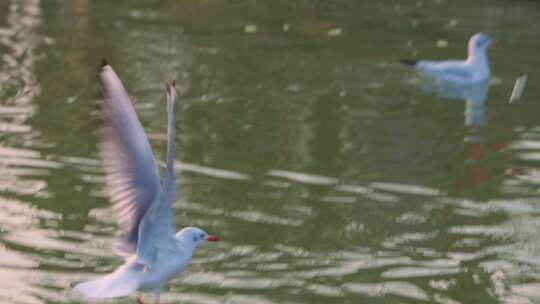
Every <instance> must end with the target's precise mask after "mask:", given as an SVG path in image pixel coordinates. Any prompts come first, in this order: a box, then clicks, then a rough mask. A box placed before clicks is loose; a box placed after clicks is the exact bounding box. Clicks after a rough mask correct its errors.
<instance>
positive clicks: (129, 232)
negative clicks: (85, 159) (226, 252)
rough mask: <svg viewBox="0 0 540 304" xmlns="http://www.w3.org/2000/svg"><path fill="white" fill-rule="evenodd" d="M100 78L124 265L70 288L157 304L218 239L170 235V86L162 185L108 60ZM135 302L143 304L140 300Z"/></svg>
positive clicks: (191, 230) (104, 141)
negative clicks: (147, 297) (144, 295)
mask: <svg viewBox="0 0 540 304" xmlns="http://www.w3.org/2000/svg"><path fill="white" fill-rule="evenodd" d="M99 78H100V81H101V85H102V87H103V96H104V101H103V106H102V109H103V117H104V127H103V130H102V132H101V152H102V158H103V160H104V164H105V169H106V173H107V178H106V181H107V189H108V193H109V196H110V199H111V202H112V203H113V207H114V209H115V210H116V212H117V214H118V219H119V223H120V227H121V230H122V232H121V235H120V238H119V239H118V240H117V241H116V242H115V245H114V251H115V252H116V253H117V254H119V255H121V256H124V257H125V258H126V262H125V264H124V265H122V266H121V267H119V268H118V269H117V270H115V271H114V272H113V273H111V274H108V275H105V276H103V277H100V278H97V279H95V280H92V281H88V282H84V283H79V284H77V285H76V286H75V287H74V289H75V291H77V292H79V293H81V294H82V295H84V296H86V297H91V298H112V297H122V296H127V295H129V294H131V293H133V292H135V291H151V292H153V293H154V294H155V295H156V303H158V302H159V293H160V291H161V287H162V286H163V285H164V284H165V283H166V282H167V281H169V280H170V279H171V278H173V277H174V276H175V275H178V274H179V273H181V272H182V271H184V269H185V268H186V266H187V265H188V264H189V263H190V261H191V257H192V255H193V252H194V251H195V249H197V247H198V246H199V245H201V244H203V243H205V242H215V241H217V240H218V239H217V238H216V237H214V236H209V235H208V234H207V233H206V232H204V231H203V230H202V229H200V228H195V227H187V228H184V229H182V230H180V231H179V232H178V233H176V234H174V225H173V218H174V213H173V204H174V201H175V197H176V179H175V172H174V165H173V161H174V141H173V139H174V100H175V98H176V90H175V87H174V83H173V84H172V85H167V111H168V119H167V165H166V169H165V178H164V183H163V185H161V183H160V179H159V174H158V169H157V166H156V161H155V159H154V156H153V154H152V149H151V147H150V143H149V142H148V139H147V137H146V135H145V133H144V130H143V128H142V126H141V123H140V122H139V119H138V117H137V114H136V113H135V110H134V109H133V106H132V104H131V101H130V100H129V97H128V94H127V93H126V91H125V89H124V86H123V85H122V82H121V81H120V79H119V78H118V76H117V75H116V73H115V72H114V70H113V69H112V67H111V66H110V65H108V64H107V62H106V61H103V64H102V68H101V72H100V74H99ZM137 301H138V303H142V301H141V300H140V298H139V297H138V298H137Z"/></svg>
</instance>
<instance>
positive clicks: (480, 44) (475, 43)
mask: <svg viewBox="0 0 540 304" xmlns="http://www.w3.org/2000/svg"><path fill="white" fill-rule="evenodd" d="M495 43H496V40H495V39H493V38H491V37H490V36H488V35H486V34H484V33H476V34H474V35H473V36H472V37H471V39H470V40H469V50H470V51H472V50H484V51H485V50H487V49H488V48H489V47H490V46H494V45H495Z"/></svg>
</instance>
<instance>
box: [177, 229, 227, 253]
mask: <svg viewBox="0 0 540 304" xmlns="http://www.w3.org/2000/svg"><path fill="white" fill-rule="evenodd" d="M174 237H175V238H176V239H177V240H179V241H181V242H182V243H184V244H188V245H192V246H193V248H197V247H199V246H200V245H202V244H204V243H206V242H217V241H219V238H217V237H215V236H212V235H208V233H206V232H205V231H204V230H202V229H201V228H197V227H186V228H184V229H182V230H180V231H178V232H177V233H176V235H175V236H174Z"/></svg>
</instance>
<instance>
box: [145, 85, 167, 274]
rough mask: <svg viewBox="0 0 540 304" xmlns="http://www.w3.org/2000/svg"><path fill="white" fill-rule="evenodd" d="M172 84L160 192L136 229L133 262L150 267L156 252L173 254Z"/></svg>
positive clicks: (156, 255) (155, 257)
mask: <svg viewBox="0 0 540 304" xmlns="http://www.w3.org/2000/svg"><path fill="white" fill-rule="evenodd" d="M175 97H176V89H175V88H174V82H173V84H172V85H170V86H167V112H168V115H167V116H168V119H167V167H166V168H165V183H164V191H162V192H161V193H160V195H159V197H158V199H157V200H156V201H155V202H154V203H153V204H152V206H150V209H149V210H148V212H147V213H146V214H145V215H144V217H143V219H142V221H141V227H140V229H139V244H138V247H137V262H138V263H141V264H144V265H146V266H148V267H150V268H151V267H152V266H153V264H154V262H155V260H156V259H157V257H158V252H159V250H174V242H173V237H174V224H173V218H174V216H173V215H174V209H173V204H174V201H175V198H176V182H175V173H174V99H175Z"/></svg>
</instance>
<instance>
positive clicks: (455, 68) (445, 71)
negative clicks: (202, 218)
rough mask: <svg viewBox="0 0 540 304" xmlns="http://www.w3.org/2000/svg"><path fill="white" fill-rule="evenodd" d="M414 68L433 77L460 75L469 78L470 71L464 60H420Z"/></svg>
mask: <svg viewBox="0 0 540 304" xmlns="http://www.w3.org/2000/svg"><path fill="white" fill-rule="evenodd" d="M416 68H417V69H418V70H419V71H420V72H423V73H426V74H428V75H431V76H435V77H461V78H471V77H472V71H471V69H470V67H468V66H467V65H466V64H465V62H464V61H460V60H448V61H424V60H422V61H420V62H418V64H417V65H416Z"/></svg>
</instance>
